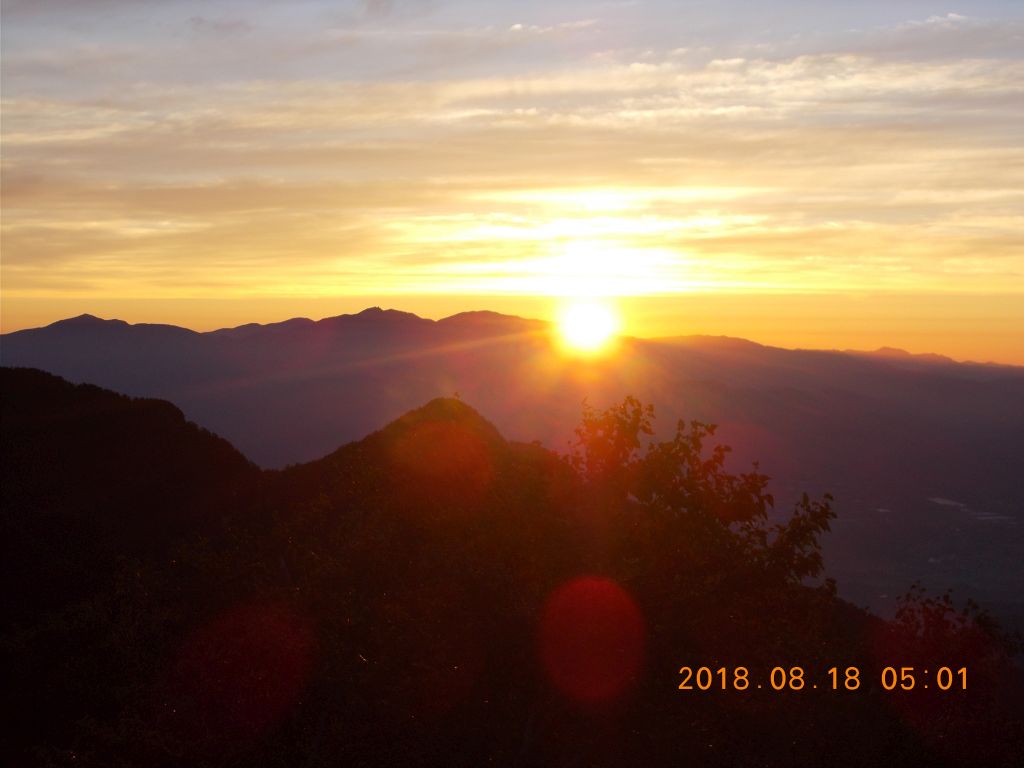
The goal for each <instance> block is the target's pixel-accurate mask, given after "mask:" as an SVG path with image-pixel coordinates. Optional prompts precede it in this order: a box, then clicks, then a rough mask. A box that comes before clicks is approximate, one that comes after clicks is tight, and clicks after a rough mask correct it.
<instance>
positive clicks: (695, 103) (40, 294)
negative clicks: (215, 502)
mask: <svg viewBox="0 0 1024 768" xmlns="http://www.w3.org/2000/svg"><path fill="white" fill-rule="evenodd" d="M790 6H792V7H790ZM741 7H742V10H743V12H742V13H739V12H738V9H740V8H741ZM100 8H101V9H102V13H99V12H98V9H100ZM787 9H788V11H792V12H788V11H787ZM815 9H816V10H815V11H814V12H808V8H807V6H806V4H802V5H801V4H800V3H798V2H796V0H778V2H775V3H771V4H749V3H747V4H743V3H740V2H739V0H722V2H721V3H719V4H715V5H714V8H712V6H711V4H697V5H695V4H688V3H683V4H682V5H680V4H679V3H674V4H673V3H668V2H666V1H665V0H644V1H643V2H635V3H625V4H624V3H593V2H562V3H554V4H552V3H540V2H534V1H533V0H530V1H528V2H523V3H518V4H502V3H492V2H477V3H471V4H467V3H460V2H431V3H422V2H413V1H412V0H408V1H407V2H403V1H402V0H394V2H352V3H343V4H338V3H328V2H319V1H318V0H311V1H310V2H308V3H303V4H294V3H283V2H278V1H277V0H266V2H263V3H258V4H252V3H243V2H237V1H235V0H218V2H198V1H197V2H193V1H192V0H182V2H180V3H174V4H144V5H142V4H138V3H129V2H125V1H124V0H105V2H103V3H96V2H70V0H51V1H50V2H47V3H29V2H21V1H19V0H12V2H11V3H10V4H5V18H4V25H3V28H2V34H3V54H2V55H3V104H2V109H3V121H2V138H3V160H2V162H3V166H2V170H3V220H2V228H0V237H2V262H0V264H2V273H0V277H2V284H0V290H2V310H0V319H2V326H3V330H4V331H5V332H7V331H11V330H16V329H18V328H23V327H30V326H35V325H40V324H45V323H47V322H52V321H53V320H56V319H59V318H62V317H67V316H70V315H74V314H78V313H81V312H86V311H87V312H91V313H93V314H97V315H102V316H108V317H111V316H116V317H120V318H123V319H126V320H130V321H132V320H147V321H160V322H171V323H176V324H180V325H186V326H190V327H195V328H212V327H217V326H221V325H234V324H240V323H243V322H250V321H259V322H269V321H274V320H280V319H284V318H287V317H290V316H295V315H303V316H311V317H321V316H324V315H330V314H338V313H340V312H344V311H357V310H359V309H362V308H363V307H365V306H367V305H369V304H381V305H385V306H391V307H396V308H399V309H407V310H410V311H415V312H417V313H419V314H423V315H426V316H431V317H439V316H443V315H447V314H452V313H454V312H457V311H461V310H465V309H479V308H489V309H496V310H501V311H509V312H514V313H518V314H523V315H529V316H536V317H545V318H550V317H552V316H553V314H554V309H553V306H554V304H555V303H556V297H559V296H563V295H567V294H570V295H577V296H612V297H618V299H619V300H620V304H621V306H622V308H623V313H624V323H625V329H626V332H627V333H635V334H638V335H666V334H687V333H714V334H728V335H736V336H743V337H746V338H751V339H754V340H757V341H762V342H766V343H773V344H779V345H785V346H807V347H840V348H842V347H857V348H872V347H877V346H882V345H890V346H900V347H905V348H908V349H911V350H914V351H935V352H940V353H945V354H949V355H951V356H954V357H957V358H961V359H963V358H969V359H982V360H989V359H991V360H999V361H1004V362H1017V363H1024V311H1022V310H1021V307H1022V306H1024V214H1022V211H1024V140H1022V139H1024V134H1022V133H1021V130H1020V126H1021V125H1022V124H1024V55H1022V54H1021V51H1020V48H1019V40H1020V35H1021V34H1022V31H1024V10H1022V6H1021V5H1020V4H1017V3H1011V2H1006V1H1005V0H978V2H976V3H974V4H973V5H972V6H971V9H972V15H963V14H959V13H951V12H949V10H948V9H947V8H945V6H943V5H941V4H939V3H936V2H931V0H914V2H912V3H906V4H893V3H891V2H881V0H865V2H863V3H858V4H855V6H854V5H853V4H827V3H826V4H818V5H816V6H815ZM797 10H799V13H797V12H796V11H797Z"/></svg>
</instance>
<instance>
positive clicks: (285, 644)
mask: <svg viewBox="0 0 1024 768" xmlns="http://www.w3.org/2000/svg"><path fill="white" fill-rule="evenodd" d="M314 645H315V636H314V631H313V627H312V625H311V624H310V622H309V621H308V620H307V619H306V618H305V617H303V616H301V615H300V614H298V613H297V612H296V611H295V610H294V609H292V608H291V607H290V606H288V605H287V604H285V603H283V602H267V603H263V602H254V603H248V604H245V605H241V606H238V607H236V608H234V609H232V610H230V611H228V612H227V613H225V614H222V615H221V616H219V617H218V618H216V619H214V620H213V621H211V622H210V623H208V624H207V625H205V626H203V627H201V628H199V629H198V630H197V631H196V632H195V633H193V635H192V636H191V637H190V638H189V639H188V641H187V642H186V643H185V645H184V647H183V648H182V649H181V653H180V655H179V657H178V660H177V664H176V665H175V668H174V670H173V679H172V685H171V691H172V693H173V694H175V696H174V698H175V699H177V706H176V713H177V715H178V717H177V718H176V719H177V720H178V721H179V726H180V727H183V728H184V729H185V730H186V732H187V734H186V735H188V736H189V737H190V740H191V741H193V742H196V743H204V742H217V743H220V744H221V745H222V746H224V747H227V746H228V745H229V744H230V743H231V742H239V741H245V740H247V739H251V738H253V737H255V736H257V735H259V734H260V733H262V732H264V731H265V730H267V729H268V728H270V727H272V726H273V725H275V724H276V723H278V722H280V721H281V720H282V719H284V718H285V717H286V716H287V714H288V713H289V712H290V711H291V710H292V708H293V707H294V706H295V704H296V703H297V702H298V699H299V697H300V696H301V694H302V691H303V690H304V689H305V687H306V683H307V682H308V680H309V675H310V672H311V670H312V664H313V654H314Z"/></svg>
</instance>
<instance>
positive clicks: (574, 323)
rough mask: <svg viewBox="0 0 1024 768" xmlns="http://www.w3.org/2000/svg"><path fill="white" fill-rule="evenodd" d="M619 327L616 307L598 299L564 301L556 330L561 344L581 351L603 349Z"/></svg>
mask: <svg viewBox="0 0 1024 768" xmlns="http://www.w3.org/2000/svg"><path fill="white" fill-rule="evenodd" d="M618 331H619V318H618V316H617V315H616V313H615V311H614V310H613V309H612V308H611V307H610V306H608V305H607V304H603V303H601V302H597V301H576V302H573V303H571V304H567V305H566V306H565V307H564V308H563V309H562V311H561V312H560V314H559V317H558V333H559V336H560V337H561V340H562V344H563V345H564V346H565V347H566V348H567V349H568V350H570V351H572V352H576V353H580V354H589V355H592V354H596V353H598V352H601V351H603V350H604V349H606V348H607V347H608V346H609V345H610V343H611V342H612V341H613V340H614V339H615V336H616V334H617V333H618Z"/></svg>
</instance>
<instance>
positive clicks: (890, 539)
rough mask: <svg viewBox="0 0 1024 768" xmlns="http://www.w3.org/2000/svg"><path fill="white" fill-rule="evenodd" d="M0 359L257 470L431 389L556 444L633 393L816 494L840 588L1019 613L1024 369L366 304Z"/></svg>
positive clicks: (1023, 571) (883, 598)
mask: <svg viewBox="0 0 1024 768" xmlns="http://www.w3.org/2000/svg"><path fill="white" fill-rule="evenodd" d="M0 359H2V363H3V365H4V366H19V367H33V368H39V369H42V370H45V371H49V372H51V373H54V374H57V375H59V376H62V377H65V378H67V379H68V380H70V381H73V382H88V383H92V384H96V385H98V386H102V387H106V388H109V389H111V390H114V391H117V392H121V393H125V394H128V395H132V396H136V397H148V398H161V399H165V400H169V401H170V402H172V403H174V404H175V405H176V406H177V407H179V408H180V409H181V410H182V411H183V413H184V414H185V416H186V417H187V418H188V419H190V420H192V421H194V422H196V423H197V424H199V425H201V426H203V427H205V428H207V429H209V430H211V431H212V432H214V433H216V434H218V435H220V436H222V437H224V438H225V439H227V440H228V441H229V442H230V443H231V444H233V445H234V446H236V447H237V448H238V449H239V450H240V451H241V452H242V453H243V454H244V455H245V456H246V457H247V458H248V459H250V460H252V461H254V462H255V463H256V464H257V465H260V466H263V467H270V468H280V467H284V466H286V465H289V464H296V463H301V462H308V461H311V460H314V459H317V458H319V457H321V456H323V455H325V454H327V453H329V452H331V451H333V450H334V449H335V448H337V446H339V445H340V444H343V443H346V442H349V441H351V440H355V439H358V438H360V437H362V436H364V435H366V434H369V433H370V432H372V431H374V430H376V429H378V428H379V427H380V426H381V425H383V424H385V423H387V422H388V421H391V420H393V419H395V418H397V417H398V416H400V415H401V414H403V413H405V412H407V411H409V410H411V409H413V408H415V407H417V406H419V405H420V404H422V403H423V402H426V401H428V400H431V399H433V398H436V397H453V396H454V397H458V398H461V399H462V400H463V401H465V402H466V403H469V404H471V405H473V407H475V408H477V409H478V410H479V411H480V412H481V413H482V414H483V415H484V416H485V417H486V418H487V419H489V420H490V421H491V422H493V423H494V424H495V425H496V426H497V428H498V429H500V430H501V432H502V433H503V434H505V435H507V436H508V437H509V438H511V439H515V440H519V441H526V442H528V441H533V440H539V441H541V443H542V444H544V445H546V446H548V447H550V448H553V449H555V450H565V449H566V448H567V447H568V445H569V444H570V442H571V441H572V439H573V428H574V427H575V425H576V424H577V423H578V421H579V416H580V411H581V407H582V405H583V403H584V401H586V402H587V403H590V404H591V405H594V406H598V407H603V406H605V405H607V404H609V403H613V402H617V401H620V400H621V399H622V398H623V397H624V396H626V395H633V396H635V397H637V398H638V399H640V400H641V401H642V402H645V403H651V404H653V405H654V406H655V408H656V412H657V413H658V416H659V419H658V423H659V424H660V425H661V427H662V428H665V427H666V426H671V425H672V424H674V423H675V421H676V420H677V419H687V420H689V419H698V420H701V421H706V422H711V423H715V424H717V425H719V429H718V432H717V437H718V438H719V439H720V440H721V442H723V443H725V444H728V445H730V446H731V447H732V449H733V453H732V454H731V457H730V466H731V467H732V468H733V469H734V470H741V469H744V468H748V467H749V466H750V465H751V463H752V462H754V461H757V462H759V467H760V469H761V470H762V471H764V472H765V473H767V474H768V475H770V476H771V478H772V483H773V486H772V487H773V489H774V490H775V491H776V492H777V494H778V495H780V496H788V495H791V494H793V493H796V492H797V491H799V490H809V491H811V492H814V493H821V492H826V491H827V492H830V493H832V494H833V495H834V496H835V498H836V509H837V511H838V513H839V514H838V518H837V520H836V522H835V524H834V531H833V533H832V534H830V535H829V536H827V537H826V539H825V548H826V559H827V561H828V563H829V571H830V573H833V574H834V575H836V576H837V578H838V580H839V583H840V585H841V589H842V590H844V594H845V595H847V596H848V597H849V598H850V599H852V600H854V601H855V602H860V603H862V604H868V605H870V606H871V607H872V608H873V609H875V610H879V611H881V612H882V613H886V612H887V611H889V612H891V610H892V608H893V603H892V600H893V597H894V594H895V593H898V592H899V591H901V590H902V589H905V588H906V587H907V586H908V585H909V584H910V583H911V582H913V581H915V580H923V581H924V582H925V583H927V584H929V585H931V586H934V587H937V588H946V587H951V588H955V589H957V590H958V591H960V592H961V593H965V594H970V595H973V596H975V597H976V598H978V599H980V600H982V601H983V602H985V603H986V604H987V605H990V606H991V607H992V608H993V609H994V610H995V611H996V612H997V613H999V614H1000V615H1001V616H1004V617H1008V618H1009V620H1010V621H1011V623H1018V622H1020V620H1021V617H1022V616H1024V603H1022V601H1021V597H1020V594H1019V590H1018V589H1017V588H1016V587H1015V586H1014V585H1019V584H1020V583H1022V582H1024V565H1022V563H1021V558H1020V553H1021V552H1022V551H1024V452H1022V451H1021V450H1020V446H1021V445H1022V444H1024V369H1022V368H1019V367H1013V366H998V365H991V364H984V365H983V364H973V363H958V362H954V361H952V360H949V359H947V358H943V357H940V356H934V355H909V354H906V353H902V352H900V351H898V350H889V349H882V350H878V351H877V352H854V351H812V350H788V349H780V348H774V347H767V346H763V345H759V344H755V343H752V342H749V341H745V340H742V339H734V338H724V337H706V336H699V337H679V338H667V339H635V338H622V339H620V340H619V341H618V342H617V345H616V348H615V349H614V350H613V351H612V352H611V353H609V354H607V355H603V356H596V357H590V358H588V357H580V356H573V355H568V354H566V353H565V352H564V351H563V350H561V349H560V348H559V345H558V344H557V342H556V341H555V340H554V339H553V331H552V328H551V327H550V326H549V325H548V324H547V323H544V322H540V321H536V320H528V319H523V318H518V317H511V316H506V315H500V314H497V313H492V312H468V313H462V314H458V315H454V316H452V317H447V318H444V319H442V320H437V321H433V320H429V319H424V318H420V317H417V316H416V315H412V314H409V313H404V312H399V311H395V310H383V309H380V308H371V309H367V310H365V311H363V312H360V313H358V314H353V315H341V316H338V317H331V318H326V319H323V320H320V321H313V320H309V319H305V318H296V319H292V320H288V321H285V322H281V323H272V324H267V325H259V324H248V325H242V326H239V327H237V328H228V329H222V330H218V331H211V332H206V333H198V332H195V331H191V330H188V329H185V328H179V327H176V326H171V325H152V324H129V323H125V322H123V321H119V320H102V319H99V318H96V317H93V316H91V315H83V316H80V317H76V318H71V319H68V320H63V321H59V322H56V323H54V324H52V325H49V326H46V327H44V328H37V329H31V330H23V331H18V332H14V333H8V334H5V335H3V336H2V337H0Z"/></svg>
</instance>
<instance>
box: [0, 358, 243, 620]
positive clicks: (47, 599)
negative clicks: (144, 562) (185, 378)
mask: <svg viewBox="0 0 1024 768" xmlns="http://www.w3.org/2000/svg"><path fill="white" fill-rule="evenodd" d="M0 423H2V432H0V485H2V487H3V518H2V519H3V522H2V526H3V528H2V533H0V538H2V540H3V548H4V557H3V561H4V570H5V574H6V579H7V583H8V587H9V588H8V589H6V590H5V591H4V598H5V599H4V602H3V604H2V610H3V613H4V616H5V617H6V619H7V620H8V621H15V622H16V621H18V620H20V619H21V618H22V617H23V616H24V615H25V614H26V613H27V612H38V611H41V610H46V609H49V608H57V607H60V605H62V604H63V603H64V602H66V601H69V600H72V599H74V598H75V597H78V596H81V595H84V594H88V593H89V591H91V590H94V589H96V588H97V587H98V586H101V585H104V584H105V583H106V582H105V581H104V579H105V577H106V576H107V575H109V573H110V571H111V570H112V565H113V563H114V561H115V560H116V558H118V557H122V556H134V557H150V556H154V555H156V554H158V553H162V552H166V551H167V549H168V547H169V545H170V542H172V541H173V540H174V538H175V537H180V536H184V535H188V536H195V535H213V534H215V533H217V532H218V531H221V530H223V528H224V525H225V518H226V517H228V516H229V515H230V514H232V513H233V512H234V511H235V509H236V508H237V506H238V504H239V495H240V494H241V493H242V489H244V488H245V486H246V484H251V483H253V482H254V481H255V479H256V477H257V475H258V470H257V469H256V468H255V467H254V466H253V465H252V464H250V463H249V462H248V461H247V460H246V459H245V457H243V456H242V455H241V454H240V453H238V451H236V450H235V449H234V448H233V447H232V446H231V445H230V444H229V443H228V442H227V441H225V440H223V439H222V438H219V437H217V436H216V435H213V434H211V433H209V432H207V431H206V430H203V429H201V428H199V427H197V426H195V425H194V424H191V423H189V422H187V421H185V417H184V416H183V415H182V413H181V411H179V410H178V409H177V408H175V407H174V406H173V405H171V404H170V403H167V402H165V401H161V400H140V399H131V398H129V397H125V396H124V395H118V394H115V393H113V392H109V391H106V390H102V389H99V388H98V387H94V386H90V385H77V386H76V385H73V384H69V383H68V382H66V381H64V380H62V379H59V378H57V377H56V376H52V375H50V374H48V373H44V372H42V371H36V370H29V369H11V368H3V369H0ZM25 594H31V595H32V599H31V600H29V601H27V600H24V599H23V595H25Z"/></svg>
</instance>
